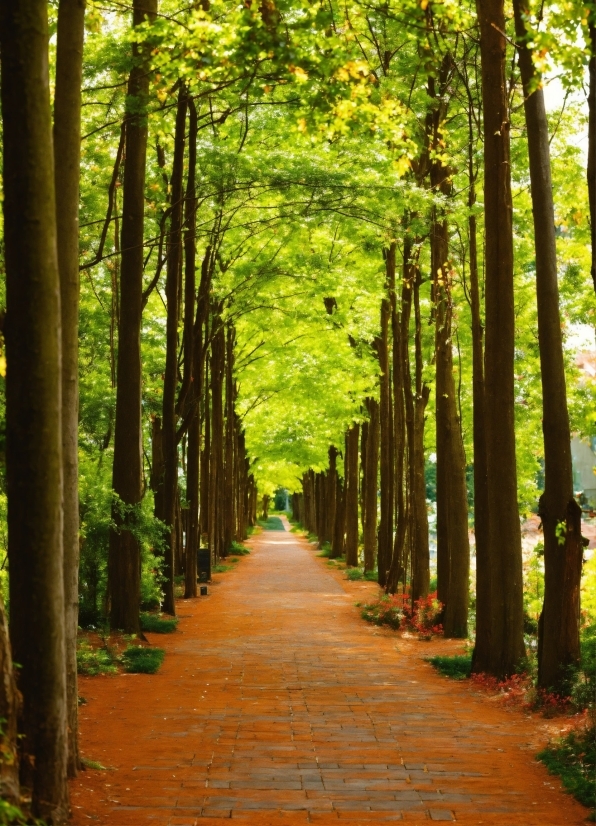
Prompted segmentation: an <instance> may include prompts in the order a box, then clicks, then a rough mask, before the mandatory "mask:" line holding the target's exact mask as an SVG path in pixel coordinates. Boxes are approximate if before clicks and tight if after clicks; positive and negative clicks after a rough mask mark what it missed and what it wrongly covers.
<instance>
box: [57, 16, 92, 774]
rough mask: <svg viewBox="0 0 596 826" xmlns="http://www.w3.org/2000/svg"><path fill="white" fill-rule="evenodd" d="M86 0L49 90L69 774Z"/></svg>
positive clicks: (60, 46)
mask: <svg viewBox="0 0 596 826" xmlns="http://www.w3.org/2000/svg"><path fill="white" fill-rule="evenodd" d="M84 33H85V2H84V0H60V3H59V6H58V32H57V45H56V91H55V96H54V167H55V181H56V230H57V241H58V269H59V272H60V307H61V320H62V342H61V344H62V464H63V470H62V472H63V495H64V524H63V529H62V533H63V545H64V609H65V647H66V692H67V715H68V776H69V777H76V774H77V772H78V770H79V768H80V759H79V747H78V699H79V698H78V685H77V629H78V620H79V462H78V451H79V363H78V359H79V167H80V158H81V77H82V71H83V40H84Z"/></svg>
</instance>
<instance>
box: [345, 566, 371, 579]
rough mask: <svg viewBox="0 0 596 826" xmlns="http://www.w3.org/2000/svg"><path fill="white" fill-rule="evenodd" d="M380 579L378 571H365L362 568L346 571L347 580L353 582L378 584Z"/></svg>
mask: <svg viewBox="0 0 596 826" xmlns="http://www.w3.org/2000/svg"><path fill="white" fill-rule="evenodd" d="M378 578H379V572H378V571H363V570H362V568H348V570H347V571H346V579H349V580H350V581H351V582H360V581H361V580H365V581H366V582H376V581H377V579H378Z"/></svg>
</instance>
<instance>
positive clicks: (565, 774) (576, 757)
mask: <svg viewBox="0 0 596 826" xmlns="http://www.w3.org/2000/svg"><path fill="white" fill-rule="evenodd" d="M537 759H538V760H540V761H542V762H543V763H544V765H545V766H546V767H547V769H548V770H549V772H550V773H551V774H555V775H558V776H559V777H560V778H561V780H562V782H563V785H564V786H565V788H566V789H567V791H569V792H571V794H572V795H573V796H574V797H575V798H576V800H579V802H580V803H583V805H584V806H588V807H589V808H591V809H596V729H594V726H592V727H589V728H587V729H586V730H585V731H584V732H581V733H577V732H573V731H572V732H569V734H567V735H565V737H562V738H561V739H559V740H558V741H556V742H554V743H552V744H551V745H549V746H548V747H547V748H546V749H544V750H543V751H541V752H540V753H539V754H538V755H537ZM592 817H594V816H592Z"/></svg>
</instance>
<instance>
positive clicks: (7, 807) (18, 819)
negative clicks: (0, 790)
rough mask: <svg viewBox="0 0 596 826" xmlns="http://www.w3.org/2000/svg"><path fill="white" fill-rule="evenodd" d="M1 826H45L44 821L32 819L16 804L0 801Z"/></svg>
mask: <svg viewBox="0 0 596 826" xmlns="http://www.w3.org/2000/svg"><path fill="white" fill-rule="evenodd" d="M0 826H45V824H44V821H43V820H38V819H37V818H34V817H31V815H28V814H26V813H25V812H23V810H22V809H21V808H20V806H15V804H14V803H9V801H8V800H2V799H0Z"/></svg>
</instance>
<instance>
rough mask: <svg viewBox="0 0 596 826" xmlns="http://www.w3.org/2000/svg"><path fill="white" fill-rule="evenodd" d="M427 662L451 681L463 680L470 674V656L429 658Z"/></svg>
mask: <svg viewBox="0 0 596 826" xmlns="http://www.w3.org/2000/svg"><path fill="white" fill-rule="evenodd" d="M427 662H429V663H430V664H431V665H432V666H433V667H434V668H436V669H437V671H439V672H440V673H441V674H444V675H445V676H446V677H451V679H452V680H465V679H467V678H468V677H469V676H470V674H471V673H472V655H471V654H462V655H460V656H458V655H456V656H453V657H429V658H428V660H427Z"/></svg>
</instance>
